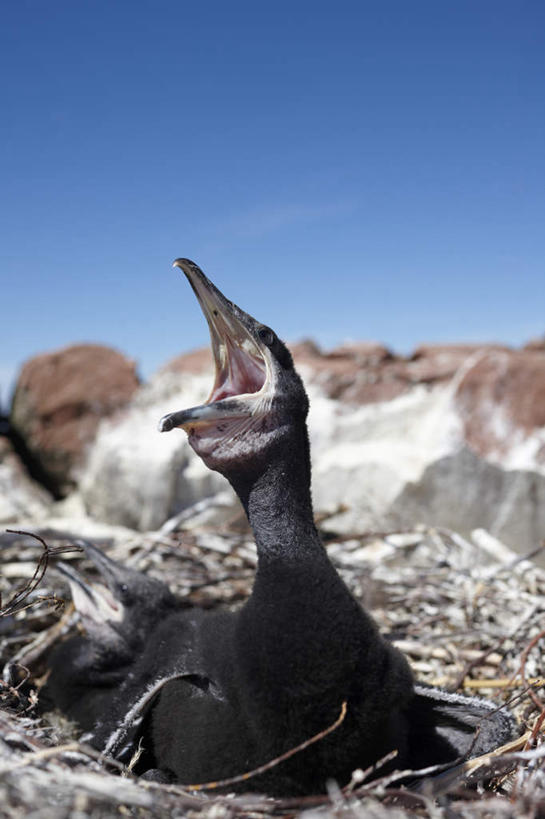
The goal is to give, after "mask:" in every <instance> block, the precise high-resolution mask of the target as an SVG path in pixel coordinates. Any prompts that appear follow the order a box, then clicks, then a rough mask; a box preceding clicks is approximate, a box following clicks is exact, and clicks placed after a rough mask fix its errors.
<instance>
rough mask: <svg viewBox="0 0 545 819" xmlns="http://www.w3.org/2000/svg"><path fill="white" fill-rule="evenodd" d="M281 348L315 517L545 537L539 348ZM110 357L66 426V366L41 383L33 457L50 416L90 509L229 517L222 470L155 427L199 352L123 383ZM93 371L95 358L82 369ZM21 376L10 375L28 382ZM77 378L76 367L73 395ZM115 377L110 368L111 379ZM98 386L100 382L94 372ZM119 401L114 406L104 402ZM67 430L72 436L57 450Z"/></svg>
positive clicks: (196, 393)
mask: <svg viewBox="0 0 545 819" xmlns="http://www.w3.org/2000/svg"><path fill="white" fill-rule="evenodd" d="M292 352H293V354H294V358H295V360H296V363H297V367H298V369H299V370H300V372H301V374H302V375H303V377H304V379H305V382H306V384H307V388H308V392H309V396H310V399H311V410H310V416H309V430H310V436H311V441H312V449H313V496H314V500H315V507H316V511H317V512H318V513H321V512H326V513H328V514H329V515H330V517H328V518H327V520H326V522H325V523H324V524H323V525H324V527H325V528H330V529H333V530H337V531H343V532H346V533H349V532H351V531H355V530H359V531H361V530H362V529H367V530H375V531H376V530H381V531H384V530H386V529H395V528H399V527H402V528H412V527H414V526H415V525H416V524H419V523H423V524H426V525H436V526H446V527H449V528H453V529H456V530H458V531H461V532H463V533H464V532H465V533H468V532H470V531H471V530H472V529H475V528H479V527H482V528H485V529H487V530H488V531H490V532H492V533H493V534H494V535H496V536H497V537H498V538H499V539H500V540H502V541H504V542H505V543H507V544H508V545H510V546H511V547H512V548H515V549H517V550H519V551H522V552H524V551H529V550H531V549H533V548H535V547H536V546H537V545H538V543H539V541H540V539H542V538H544V537H545V519H544V514H545V511H544V510H545V502H544V501H545V497H544V493H545V348H542V347H540V346H539V344H537V343H534V344H532V345H528V346H527V347H526V348H523V349H521V350H512V349H509V348H507V347H502V346H500V345H485V346H479V345H425V346H422V347H420V348H418V349H417V350H415V352H414V353H413V354H412V355H411V356H409V357H402V356H398V355H395V354H394V353H392V352H391V351H390V350H388V349H387V348H386V347H384V346H382V345H380V344H375V343H361V344H350V345H344V346H342V347H339V348H337V349H335V350H332V351H329V352H322V351H321V350H320V349H319V347H318V346H317V345H316V344H314V343H313V342H311V341H305V342H301V343H299V344H294V345H292ZM47 358H48V357H45V359H46V360H47ZM122 367H124V368H125V369H124V370H123V372H125V376H126V378H127V380H126V381H124V382H123V383H124V384H125V387H124V390H123V391H122V392H121V395H120V394H119V392H118V393H116V392H115V391H113V392H112V394H111V395H110V399H111V398H112V396H113V399H114V400H112V402H111V403H108V400H107V398H106V397H104V398H103V399H100V400H99V401H98V404H95V405H94V406H92V407H90V406H89V405H88V404H86V405H84V407H83V409H82V413H81V415H82V417H85V416H86V414H87V413H89V414H90V415H91V420H92V424H91V423H90V419H87V418H85V421H84V423H82V426H81V429H80V431H78V432H77V433H76V431H75V430H76V427H75V426H73V425H75V423H76V420H77V418H78V417H79V415H78V412H76V411H74V406H75V405H76V406H81V405H78V404H77V399H72V398H71V396H72V390H71V389H69V385H70V383H71V382H72V381H73V380H74V378H75V376H74V375H73V374H71V371H70V369H69V368H68V369H67V371H65V375H64V376H63V382H62V383H63V384H65V388H63V389H60V388H59V390H58V392H59V395H58V396H57V395H54V396H49V394H48V392H47V390H46V389H45V387H43V388H42V393H43V395H44V398H43V401H42V403H41V404H40V405H39V406H40V409H39V412H38V421H36V419H34V421H33V423H34V424H35V427H34V428H32V429H31V430H30V433H28V434H29V435H30V440H31V441H36V451H37V453H38V454H39V455H40V457H42V458H43V463H44V464H49V463H51V460H52V461H53V462H54V457H56V456H55V455H53V456H50V450H49V449H46V451H45V457H44V456H43V455H41V454H40V452H41V451H40V446H43V442H46V443H47V444H48V445H49V440H50V439H49V438H48V435H49V434H50V433H49V427H48V426H47V424H46V423H45V422H46V420H47V419H49V420H50V419H51V417H53V418H61V419H63V424H59V425H58V426H57V427H56V433H55V434H57V435H59V436H60V438H59V440H60V442H61V445H59V450H60V452H61V453H62V457H63V458H64V459H65V461H64V463H65V464H66V463H67V462H68V463H69V466H68V467H66V468H65V472H64V473H63V474H68V475H69V476H70V478H71V479H73V476H74V474H75V470H76V469H77V466H76V465H77V464H78V463H82V464H83V465H82V468H81V475H80V479H79V491H80V493H81V499H82V501H83V503H84V505H85V508H86V511H87V514H88V515H89V516H91V517H92V518H94V519H97V520H102V521H106V522H109V523H111V524H116V525H118V526H125V527H130V528H132V529H138V530H153V529H156V528H158V527H160V526H161V525H162V524H163V523H164V522H165V521H166V520H168V519H169V518H171V517H173V516H176V515H180V514H181V515H184V514H185V513H186V511H187V510H191V509H192V508H196V507H195V504H198V503H199V502H200V501H202V500H203V499H207V500H206V502H207V503H208V504H209V505H210V504H211V506H210V508H212V507H213V508H214V509H215V511H214V512H213V516H215V518H214V519H216V518H217V519H225V518H226V517H229V515H231V514H232V515H235V516H236V515H237V514H239V512H240V509H239V506H238V501H237V500H236V498H235V496H234V494H233V493H232V492H231V490H230V488H229V486H228V484H227V483H226V481H225V480H224V479H223V478H222V477H221V476H220V475H218V474H216V473H213V472H210V471H209V470H207V469H206V467H205V466H204V465H203V464H202V462H201V461H200V460H199V459H198V458H197V457H196V456H195V455H194V453H193V452H192V451H191V449H190V448H189V446H188V443H187V439H186V436H185V434H184V433H182V432H181V431H178V430H175V431H173V432H171V433H169V434H166V435H162V434H160V433H158V432H157V422H158V420H159V418H160V417H161V416H162V415H164V414H165V413H167V412H170V411H173V410H175V409H179V408H182V407H188V406H192V405H195V404H199V403H202V402H203V401H204V400H205V399H206V397H207V395H208V394H209V391H210V388H211V385H212V379H213V376H212V360H211V355H210V351H209V350H208V349H203V350H195V351H192V352H190V353H186V354H184V355H182V356H178V357H177V358H175V359H173V360H172V361H170V362H169V363H168V364H167V365H165V366H164V367H163V368H162V369H161V370H160V371H159V372H158V373H157V374H156V375H155V376H154V378H153V379H152V380H151V381H150V383H149V384H147V385H145V386H142V387H140V388H139V389H137V390H135V384H136V379H135V376H134V372H133V371H131V372H132V378H131V377H130V374H129V375H127V367H128V369H129V370H130V365H128V364H127V363H126V362H125V364H124V365H122ZM96 368H97V363H96V361H95V362H94V363H93V364H91V363H88V364H87V365H86V366H85V368H84V370H85V372H86V373H91V372H94V371H95V369H96ZM38 369H43V367H42V368H38ZM98 369H100V367H98ZM112 372H114V370H112ZM24 375H25V378H23V377H21V385H22V386H24V385H26V383H27V378H28V380H29V381H30V382H32V379H30V377H28V376H27V374H26V373H24ZM41 377H43V373H41ZM36 379H37V381H38V382H39V381H40V379H39V378H38V377H37V376H36ZM87 381H88V378H85V379H80V380H79V384H80V388H79V390H80V393H81V391H82V383H83V382H84V383H85V387H87ZM120 381H123V379H118V378H113V380H112V376H110V381H109V383H110V385H112V383H114V382H115V385H116V387H118V386H119V383H120ZM49 383H53V384H54V383H56V382H55V381H54V380H53V381H50V382H49ZM101 384H102V388H103V389H104V395H106V394H108V389H109V388H108V381H107V380H104V381H103V382H101ZM73 386H74V385H73ZM21 388H22V387H21V386H18V395H16V401H15V402H14V408H17V402H19V401H20V400H21V398H20V390H21ZM74 389H75V387H74ZM37 392H38V394H39V393H40V390H37ZM83 392H84V393H85V396H86V400H87V398H88V395H87V393H88V390H83ZM32 394H33V393H32V392H30V393H29V395H32ZM129 398H130V399H131V400H130V405H129V406H126V408H125V410H124V411H123V412H118V413H113V414H111V415H109V414H108V413H109V412H111V411H112V407H116V406H117V407H119V406H123V405H126V402H127V400H128V399H129ZM25 400H26V401H27V406H29V397H28V396H25ZM51 404H52V405H53V407H51ZM20 406H21V405H20ZM23 406H24V402H23ZM97 406H99V407H100V410H99V411H98V410H97ZM48 407H49V409H48V412H49V415H48V412H46V408H48ZM63 407H65V408H71V409H65V410H64V411H63V410H62V408H63ZM63 412H64V413H65V414H63ZM23 415H24V413H23ZM101 419H102V420H101ZM99 421H100V426H99V427H98V431H97V424H98V422H99ZM87 424H89V426H87ZM35 430H37V431H35ZM61 430H64V431H63V432H61ZM32 435H34V437H32ZM51 435H53V433H51ZM67 435H68V439H72V440H74V441H76V440H77V441H79V442H80V443H81V441H82V440H83V441H85V443H83V445H82V446H80V447H75V448H74V450H70V448H68V453H66V452H65V448H64V443H65V438H66V436H67ZM95 435H96V438H94V436H95ZM40 436H41V437H40ZM80 436H81V437H80ZM88 441H93V443H92V445H90V446H89V449H88V454H87V455H86V456H85V458H84V459H83V461H82V454H81V453H82V451H83V449H84V447H85V445H86V443H87V442H88ZM53 452H55V450H53ZM72 453H73V454H72ZM48 457H51V460H50V461H49V462H48V460H47V459H48ZM48 468H50V467H49V465H48ZM55 474H58V473H55ZM214 498H221V503H217V504H216V503H215V501H212V499H214ZM216 507H217V508H216ZM207 514H212V513H209V512H207Z"/></svg>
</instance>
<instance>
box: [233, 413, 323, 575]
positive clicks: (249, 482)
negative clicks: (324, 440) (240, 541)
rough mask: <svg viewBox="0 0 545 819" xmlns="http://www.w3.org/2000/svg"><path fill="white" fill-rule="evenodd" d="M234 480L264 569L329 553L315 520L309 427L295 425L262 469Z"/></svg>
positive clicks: (260, 566) (234, 485)
mask: <svg viewBox="0 0 545 819" xmlns="http://www.w3.org/2000/svg"><path fill="white" fill-rule="evenodd" d="M230 479H231V483H232V484H233V487H234V489H235V491H236V492H237V494H238V496H239V498H240V500H241V501H242V504H243V506H244V508H245V511H246V514H247V516H248V520H249V522H250V525H251V527H252V529H253V532H254V535H255V540H256V545H257V552H258V559H259V568H263V567H264V565H265V564H267V563H269V562H272V563H276V561H277V560H279V559H281V560H282V561H285V562H286V563H287V564H293V563H294V562H301V561H302V562H306V561H308V560H316V559H317V558H318V559H319V558H320V556H322V555H324V556H325V552H324V550H323V547H322V545H321V543H320V539H319V537H318V532H317V531H316V527H315V525H314V516H313V511H312V499H311V493H310V456H309V446H308V437H307V432H306V428H303V429H299V430H297V429H292V430H290V431H289V434H288V435H287V436H285V437H284V438H283V440H282V443H281V445H279V446H278V447H276V449H275V450H274V451H273V452H271V453H269V455H268V457H267V459H266V460H264V462H263V465H262V467H261V469H259V470H256V472H255V473H253V474H251V475H249V474H245V475H238V476H230Z"/></svg>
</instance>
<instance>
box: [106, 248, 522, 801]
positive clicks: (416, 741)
mask: <svg viewBox="0 0 545 819" xmlns="http://www.w3.org/2000/svg"><path fill="white" fill-rule="evenodd" d="M175 264H176V265H177V266H178V267H180V268H181V269H182V270H183V271H184V273H185V274H186V276H187V278H188V280H189V282H190V284H191V286H192V288H193V290H194V292H195V294H196V296H197V299H198V300H199V303H200V305H201V308H202V310H203V312H204V314H205V316H206V319H207V321H208V324H209V328H210V336H211V342H212V349H213V353H214V358H215V363H216V378H215V383H214V386H213V389H212V392H211V395H210V397H209V398H208V400H207V401H206V403H205V404H203V405H201V406H198V407H194V408H192V409H188V410H181V411H178V412H174V413H171V414H169V415H167V416H165V417H164V418H163V419H162V420H161V422H160V427H159V428H160V430H161V431H168V430H171V429H173V428H175V427H180V428H182V429H184V430H185V431H186V432H187V434H188V436H189V443H190V444H191V446H192V447H193V449H194V450H195V452H196V453H197V454H198V455H199V456H200V457H201V458H202V459H203V461H204V462H205V463H206V465H207V466H208V467H209V468H210V469H213V470H216V471H218V472H220V473H221V474H223V475H224V476H225V477H226V478H227V479H228V481H229V482H230V483H231V485H232V487H233V488H234V490H235V492H236V493H237V495H238V497H239V498H240V500H241V502H242V504H243V506H244V509H245V511H246V514H247V516H248V520H249V522H250V525H251V527H252V529H253V532H254V535H255V541H256V545H257V553H258V565H257V573H256V577H255V582H254V586H253V590H252V594H251V596H250V598H249V600H248V601H247V602H246V604H245V605H244V606H242V608H241V609H240V610H239V611H238V612H235V613H232V612H215V613H203V612H192V613H190V614H189V613H183V614H176V615H173V616H172V617H170V618H168V619H167V620H166V621H164V622H163V623H161V624H159V625H158V626H157V628H156V629H155V631H154V633H153V639H152V640H150V642H149V644H148V647H147V650H145V651H144V653H143V654H142V657H141V660H140V662H139V663H138V665H137V666H136V667H135V669H134V674H133V675H131V679H130V680H127V683H126V685H125V686H124V687H123V688H122V691H121V694H120V696H121V697H123V698H125V700H126V701H133V703H134V704H133V706H132V708H131V709H129V712H128V713H127V714H126V716H125V719H124V720H123V723H122V724H121V725H120V726H119V727H118V729H117V730H116V732H115V733H114V735H113V736H112V737H110V739H109V740H107V741H106V750H109V751H110V752H116V749H117V748H118V747H119V745H120V743H121V742H122V741H123V737H124V735H125V733H126V731H127V726H129V725H130V724H131V721H132V720H133V718H134V716H135V715H136V714H138V713H139V711H142V710H144V709H145V708H146V707H148V706H149V705H150V704H152V706H153V707H152V711H151V719H150V720H148V723H147V725H148V730H147V732H146V736H145V737H144V742H145V743H146V744H147V746H148V747H150V748H151V751H152V755H153V757H154V764H155V765H156V766H157V767H158V768H159V769H161V770H162V771H163V772H164V773H165V774H166V775H170V776H172V778H174V779H176V780H177V781H178V782H181V783H182V784H195V783H200V782H207V781H211V780H218V779H225V778H228V777H233V776H237V775H239V774H241V773H243V772H245V771H248V770H252V769H255V768H257V767H258V766H260V765H262V764H264V763H266V762H268V761H269V760H271V759H273V758H275V757H277V756H279V755H281V754H283V753H284V752H286V751H287V750H289V749H291V748H293V747H295V746H297V745H298V744H300V743H302V742H303V741H305V740H307V739H309V737H312V736H314V735H315V734H317V733H318V732H320V731H322V730H323V729H325V728H327V727H328V726H330V725H331V724H332V723H334V721H335V720H336V719H337V717H338V715H339V712H340V710H341V705H342V704H343V703H346V705H347V711H346V717H345V719H344V721H343V722H342V725H340V727H338V728H337V730H335V731H334V732H332V733H331V734H329V735H328V736H327V737H325V738H323V739H322V740H321V741H319V742H316V743H314V744H313V745H312V746H310V747H308V748H307V749H305V750H304V751H302V752H300V753H298V754H296V755H295V756H293V757H292V758H290V759H289V760H288V761H285V762H283V763H282V764H280V765H277V766H276V767H274V768H273V769H272V770H270V771H268V772H267V773H265V774H263V775H260V776H258V777H254V778H252V779H251V780H250V781H249V782H247V783H242V784H240V785H237V787H239V789H242V788H251V789H254V790H255V789H261V790H265V791H267V792H269V793H271V794H290V793H291V794H308V793H313V792H318V791H323V790H324V788H325V784H326V781H327V780H328V779H330V778H333V779H336V780H337V781H338V782H340V783H341V784H343V783H345V782H346V781H347V780H348V779H349V777H350V775H351V772H352V771H353V770H354V769H355V768H360V767H361V768H366V767H367V766H369V765H372V764H373V763H374V762H376V761H377V760H379V759H381V758H382V757H383V756H384V755H385V754H387V753H388V752H390V751H392V750H394V749H395V750H397V754H398V755H397V759H396V762H395V765H396V767H411V766H412V767H415V766H421V765H433V764H435V763H437V762H443V761H448V760H453V759H456V758H457V757H458V756H459V755H460V754H463V753H464V752H467V751H469V750H470V748H472V750H473V752H475V753H477V752H479V751H480V750H483V749H488V748H489V747H490V745H491V744H492V745H494V744H496V743H497V742H499V741H500V740H502V739H506V738H507V736H508V735H510V731H511V727H510V726H511V724H510V721H509V719H508V718H503V717H501V718H500V719H499V720H494V719H492V720H491V722H490V721H489V723H488V725H489V726H492V728H491V729H490V730H487V729H486V728H485V729H484V730H482V731H481V733H480V734H479V738H478V740H477V743H475V744H474V745H473V746H472V740H473V738H474V734H475V726H476V725H477V724H478V723H479V722H480V721H482V720H483V718H484V717H486V718H490V717H491V711H492V708H491V707H490V706H489V705H488V704H485V703H482V702H481V701H474V700H471V699H468V698H463V697H462V698H460V697H456V696H455V695H454V696H452V695H447V694H444V692H438V691H436V690H434V689H430V690H429V691H428V689H425V688H423V687H418V688H417V689H416V690H415V687H414V683H413V678H412V675H411V672H410V670H409V666H408V664H407V661H406V660H405V658H404V657H403V655H402V654H401V653H400V652H399V651H398V650H396V649H395V648H394V647H393V646H392V645H390V644H389V643H388V642H387V641H386V640H385V639H384V638H383V637H382V636H381V635H380V634H379V631H378V629H377V626H376V624H375V623H374V621H373V619H372V618H371V617H370V615H369V614H367V612H365V611H364V610H363V609H362V607H361V606H360V605H359V603H358V602H357V601H356V600H355V599H354V598H353V596H352V595H351V594H350V592H349V590H348V589H347V587H346V586H345V584H344V583H343V581H342V580H341V578H340V577H339V575H338V574H337V572H336V571H335V569H334V567H333V565H332V564H331V562H330V560H329V558H328V556H327V554H326V552H325V549H324V548H323V546H322V544H321V542H320V538H319V536H318V533H317V531H316V528H315V525H314V519H313V511H312V502H311V493H310V454H309V441H308V434H307V428H306V416H307V411H308V399H307V396H306V393H305V390H304V387H303V384H302V381H301V379H300V378H299V376H298V374H297V373H296V371H295V368H294V366H293V361H292V357H291V354H290V352H289V351H288V349H287V347H286V346H285V345H284V344H283V343H282V342H281V341H280V339H279V338H278V337H277V336H276V334H275V333H274V331H273V330H271V329H270V328H269V327H267V326H265V325H263V324H261V323H259V322H258V321H256V320H255V319H253V318H252V317H251V316H249V315H248V314H247V313H245V312H243V311H242V310H241V309H240V308H238V307H237V306H236V305H235V304H233V303H232V302H230V301H228V300H227V299H226V298H225V297H224V296H223V294H222V293H221V292H220V291H219V290H218V289H217V288H216V287H215V286H214V285H213V284H212V282H211V281H210V280H209V279H208V278H207V277H206V276H205V275H204V273H203V272H202V271H201V270H200V269H199V268H198V267H197V265H195V264H194V263H193V262H191V261H189V260H187V259H179V260H177V261H176V262H175ZM154 678H155V679H154ZM144 680H145V685H143V684H142V681H144ZM457 709H460V712H461V713H460V715H459V716H460V718H458V717H457V716H456V711H457ZM393 764H394V763H392V765H393Z"/></svg>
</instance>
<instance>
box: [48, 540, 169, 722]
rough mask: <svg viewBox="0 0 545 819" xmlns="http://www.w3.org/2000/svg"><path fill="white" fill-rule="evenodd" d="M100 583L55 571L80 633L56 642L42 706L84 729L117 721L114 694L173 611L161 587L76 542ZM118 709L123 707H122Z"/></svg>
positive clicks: (72, 571) (62, 565) (92, 547)
mask: <svg viewBox="0 0 545 819" xmlns="http://www.w3.org/2000/svg"><path fill="white" fill-rule="evenodd" d="M76 545H78V546H81V547H82V548H83V549H84V551H85V555H86V557H87V558H89V560H91V562H92V563H93V564H94V566H95V567H96V568H97V569H98V571H99V573H100V575H101V578H102V579H103V580H104V583H100V582H88V581H86V580H85V579H84V578H83V577H82V575H81V574H80V573H79V572H78V571H76V570H75V569H74V568H72V567H71V566H69V565H67V564H65V563H58V564H57V569H58V570H59V571H60V572H61V574H62V575H63V576H64V577H65V578H66V579H67V581H68V584H69V586H70V590H71V593H72V599H73V602H74V606H75V608H76V611H77V612H78V614H79V618H80V621H81V624H82V626H83V628H84V634H83V635H82V634H77V635H74V636H72V637H69V638H68V639H67V640H65V641H64V642H62V643H60V644H59V645H58V646H57V647H56V648H55V650H54V651H53V652H52V653H51V656H50V657H49V660H48V669H49V676H48V679H47V682H46V685H45V687H44V689H43V691H42V692H41V694H40V702H41V703H42V707H45V708H47V707H48V706H49V705H54V706H56V707H58V708H59V709H60V710H61V711H63V712H64V713H65V714H66V715H67V716H68V717H70V719H72V720H74V721H75V722H77V723H78V725H79V726H80V727H81V728H82V729H83V730H84V731H91V730H92V729H93V730H95V731H96V730H97V727H98V726H99V725H101V724H102V721H103V720H104V719H106V726H107V727H106V728H105V729H104V730H106V731H107V732H108V733H109V732H110V731H111V730H112V722H115V720H116V718H117V712H116V711H115V709H114V702H115V699H116V695H117V691H118V688H119V686H120V685H121V683H122V682H124V681H125V679H126V677H127V675H128V674H129V672H130V669H131V667H132V666H133V665H134V663H135V662H136V661H137V660H139V659H140V656H141V654H142V652H143V650H144V647H145V645H146V641H147V639H148V637H149V635H150V634H151V633H152V631H153V629H154V628H155V626H156V625H157V623H158V622H160V621H161V620H162V619H163V618H165V617H167V616H168V615H170V614H171V613H172V612H174V611H176V610H177V609H178V606H179V604H178V601H177V600H176V598H175V597H174V595H173V594H172V592H171V591H170V590H169V588H168V586H167V585H166V584H165V583H162V582H161V581H159V580H156V579H155V578H152V577H147V576H146V575H144V574H142V573H141V572H138V571H136V570H134V569H129V568H126V567H124V566H122V565H120V564H119V563H117V562H116V561H114V560H112V559H111V558H109V557H107V556H106V555H105V554H104V553H103V552H102V551H101V550H100V549H99V548H98V547H97V546H95V545H93V544H92V543H89V542H88V541H84V540H77V541H76ZM122 710H123V709H122Z"/></svg>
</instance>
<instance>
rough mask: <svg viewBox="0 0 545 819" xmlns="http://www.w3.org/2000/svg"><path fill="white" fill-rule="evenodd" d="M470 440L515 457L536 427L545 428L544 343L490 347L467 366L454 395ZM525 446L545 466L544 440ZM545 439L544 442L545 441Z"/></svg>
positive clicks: (496, 454)
mask: <svg viewBox="0 0 545 819" xmlns="http://www.w3.org/2000/svg"><path fill="white" fill-rule="evenodd" d="M455 403H456V407H457V409H458V411H459V413H460V417H461V419H462V422H463V433H464V438H465V440H466V441H467V444H468V446H469V447H470V448H471V449H472V450H473V451H474V452H476V453H478V454H479V455H482V456H483V457H492V458H493V459H494V460H496V461H498V462H501V461H506V460H508V461H510V462H511V463H513V462H514V459H515V458H516V449H517V448H519V449H520V448H522V449H523V450H524V449H525V448H526V447H527V446H528V441H529V439H531V438H532V435H533V433H534V431H535V430H538V429H541V428H545V349H544V350H539V349H536V348H530V349H525V350H499V349H498V350H491V351H487V352H484V351H483V354H482V355H481V356H480V357H479V359H478V360H477V361H475V363H474V366H472V367H471V368H470V369H468V370H467V372H466V373H465V375H464V377H463V378H462V379H461V381H460V383H459V385H458V388H457V390H456V395H455ZM533 440H534V444H535V445H537V450H535V451H534V452H532V453H530V452H526V451H523V452H522V457H523V460H525V461H527V460H528V457H529V456H533V458H535V460H536V462H537V463H541V464H543V465H544V466H545V446H543V444H541V445H540V441H539V438H536V437H534V439H533ZM544 443H545V442H544Z"/></svg>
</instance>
